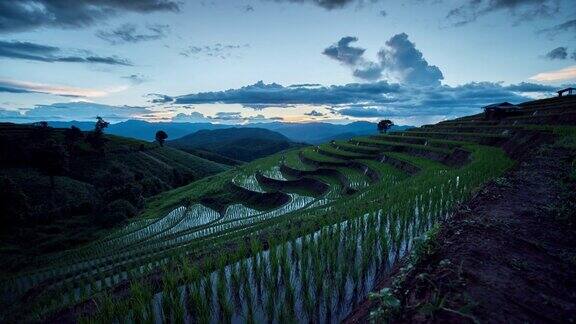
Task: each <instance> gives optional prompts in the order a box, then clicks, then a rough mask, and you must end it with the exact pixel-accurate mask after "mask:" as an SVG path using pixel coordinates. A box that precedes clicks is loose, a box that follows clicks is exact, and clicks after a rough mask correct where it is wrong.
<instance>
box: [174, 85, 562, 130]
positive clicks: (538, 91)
mask: <svg viewBox="0 0 576 324" xmlns="http://www.w3.org/2000/svg"><path fill="white" fill-rule="evenodd" d="M555 90H557V89H556V88H555V87H553V86H550V85H543V84H536V83H529V82H522V83H518V84H511V85H504V84H502V83H495V82H471V83H467V84H463V85H459V86H448V85H435V86H426V87H422V86H416V85H411V84H391V83H389V82H387V81H378V82H373V83H350V84H346V85H338V86H320V87H290V86H288V87H284V86H282V85H279V84H276V83H271V84H265V83H263V82H261V81H260V82H257V83H255V84H253V85H249V86H245V87H241V88H238V89H229V90H225V91H216V92H203V93H196V94H189V95H184V96H178V97H175V98H176V101H175V103H177V104H210V103H220V104H241V105H243V106H245V107H246V106H250V107H252V106H258V107H260V109H264V107H278V106H290V105H303V106H307V107H309V106H313V107H318V108H322V109H326V110H328V111H330V112H331V114H332V115H333V116H335V117H337V116H343V117H353V118H377V117H384V116H388V117H394V118H412V117H411V116H415V117H414V118H420V119H421V120H424V119H426V120H427V121H435V120H436V121H437V120H441V119H445V118H454V117H457V116H462V115H467V114H472V113H476V112H478V109H479V108H480V107H482V106H485V105H487V104H490V103H494V102H502V101H510V102H515V103H517V102H523V101H527V100H531V99H532V98H537V97H541V96H543V95H548V94H549V95H552V94H553V92H554V91H555ZM318 108H314V109H313V110H315V111H316V113H314V112H313V111H311V112H309V113H306V115H308V116H313V115H318V114H317V112H318V111H320V109H318ZM217 117H221V116H214V117H212V119H213V120H215V119H217ZM225 118H226V117H225ZM227 118H228V119H236V120H240V119H242V118H243V117H241V116H238V115H235V116H232V117H231V115H230V116H227ZM412 122H416V121H412Z"/></svg>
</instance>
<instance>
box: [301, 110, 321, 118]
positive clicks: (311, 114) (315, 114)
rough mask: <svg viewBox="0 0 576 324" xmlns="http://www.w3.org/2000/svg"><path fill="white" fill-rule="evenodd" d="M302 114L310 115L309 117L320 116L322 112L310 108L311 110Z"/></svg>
mask: <svg viewBox="0 0 576 324" xmlns="http://www.w3.org/2000/svg"><path fill="white" fill-rule="evenodd" d="M304 115H306V116H310V117H322V116H324V114H323V113H321V112H319V111H317V110H312V111H311V112H307V113H304Z"/></svg>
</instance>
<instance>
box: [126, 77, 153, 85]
mask: <svg viewBox="0 0 576 324" xmlns="http://www.w3.org/2000/svg"><path fill="white" fill-rule="evenodd" d="M122 78H123V79H126V80H128V81H130V83H132V84H134V85H138V84H142V83H144V82H146V81H147V80H148V79H147V78H146V77H145V76H144V75H142V74H131V75H127V76H123V77H122Z"/></svg>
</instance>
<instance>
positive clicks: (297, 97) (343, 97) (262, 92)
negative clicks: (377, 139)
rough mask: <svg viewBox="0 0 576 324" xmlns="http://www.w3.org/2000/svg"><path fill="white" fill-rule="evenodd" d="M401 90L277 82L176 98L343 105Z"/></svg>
mask: <svg viewBox="0 0 576 324" xmlns="http://www.w3.org/2000/svg"><path fill="white" fill-rule="evenodd" d="M398 91H400V86H399V85H397V84H389V83H388V82H386V81H379V82H375V83H366V84H362V83H351V84H347V85H344V86H329V87H314V88H309V87H284V86H282V85H279V84H277V83H270V84H266V83H264V82H262V81H258V82H256V83H255V84H253V85H249V86H245V87H242V88H239V89H229V90H225V91H216V92H200V93H194V94H188V95H183V96H179V97H176V100H175V102H176V103H178V104H202V103H226V104H242V105H250V106H257V105H258V106H264V105H268V106H278V105H291V104H344V103H351V102H357V101H364V100H370V101H380V100H383V99H384V95H385V94H389V93H395V92H398Z"/></svg>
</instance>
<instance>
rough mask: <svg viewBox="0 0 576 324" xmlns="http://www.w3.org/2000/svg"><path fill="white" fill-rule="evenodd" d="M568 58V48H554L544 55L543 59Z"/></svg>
mask: <svg viewBox="0 0 576 324" xmlns="http://www.w3.org/2000/svg"><path fill="white" fill-rule="evenodd" d="M567 57H568V48H567V47H563V46H561V47H556V48H555V49H553V50H551V51H550V52H548V53H546V55H544V58H547V59H549V60H565V59H566V58H567Z"/></svg>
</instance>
